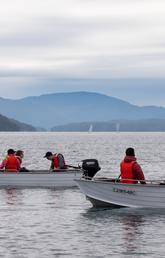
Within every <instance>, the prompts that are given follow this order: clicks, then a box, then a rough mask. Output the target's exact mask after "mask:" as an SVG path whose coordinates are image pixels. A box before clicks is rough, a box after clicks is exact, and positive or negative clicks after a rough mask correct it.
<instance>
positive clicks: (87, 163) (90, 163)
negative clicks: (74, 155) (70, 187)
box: [82, 159, 101, 180]
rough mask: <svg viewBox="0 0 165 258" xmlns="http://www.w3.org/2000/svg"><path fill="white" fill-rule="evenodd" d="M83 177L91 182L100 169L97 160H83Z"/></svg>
mask: <svg viewBox="0 0 165 258" xmlns="http://www.w3.org/2000/svg"><path fill="white" fill-rule="evenodd" d="M82 169H83V171H84V173H83V177H87V179H88V180H91V179H92V178H93V177H94V176H95V174H96V173H97V172H98V171H99V170H100V169H101V168H100V166H99V163H98V160H97V159H84V160H83V161H82Z"/></svg>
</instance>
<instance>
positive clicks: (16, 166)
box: [0, 149, 20, 172]
mask: <svg viewBox="0 0 165 258" xmlns="http://www.w3.org/2000/svg"><path fill="white" fill-rule="evenodd" d="M3 168H5V171H7V172H17V171H19V170H20V162H19V160H18V159H17V157H16V156H15V151H14V150H13V149H9V150H8V151H7V156H6V158H5V159H4V160H3V161H2V164H1V165H0V169H3Z"/></svg>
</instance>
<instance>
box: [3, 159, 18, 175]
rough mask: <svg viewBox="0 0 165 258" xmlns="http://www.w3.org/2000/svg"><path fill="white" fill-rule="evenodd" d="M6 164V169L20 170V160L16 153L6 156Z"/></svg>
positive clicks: (11, 170)
mask: <svg viewBox="0 0 165 258" xmlns="http://www.w3.org/2000/svg"><path fill="white" fill-rule="evenodd" d="M6 160H7V161H6V166H5V170H6V171H8V172H16V171H18V160H17V158H16V156H14V155H9V156H7V158H6Z"/></svg>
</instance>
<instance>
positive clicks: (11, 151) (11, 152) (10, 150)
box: [7, 149, 15, 155]
mask: <svg viewBox="0 0 165 258" xmlns="http://www.w3.org/2000/svg"><path fill="white" fill-rule="evenodd" d="M7 154H8V155H10V154H15V151H14V150H13V149H8V151H7Z"/></svg>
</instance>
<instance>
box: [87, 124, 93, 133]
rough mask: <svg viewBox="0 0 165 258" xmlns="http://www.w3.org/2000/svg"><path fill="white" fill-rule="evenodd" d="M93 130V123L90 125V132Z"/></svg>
mask: <svg viewBox="0 0 165 258" xmlns="http://www.w3.org/2000/svg"><path fill="white" fill-rule="evenodd" d="M92 131H93V125H92V124H91V125H90V127H89V130H88V132H89V133H91V132H92Z"/></svg>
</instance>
